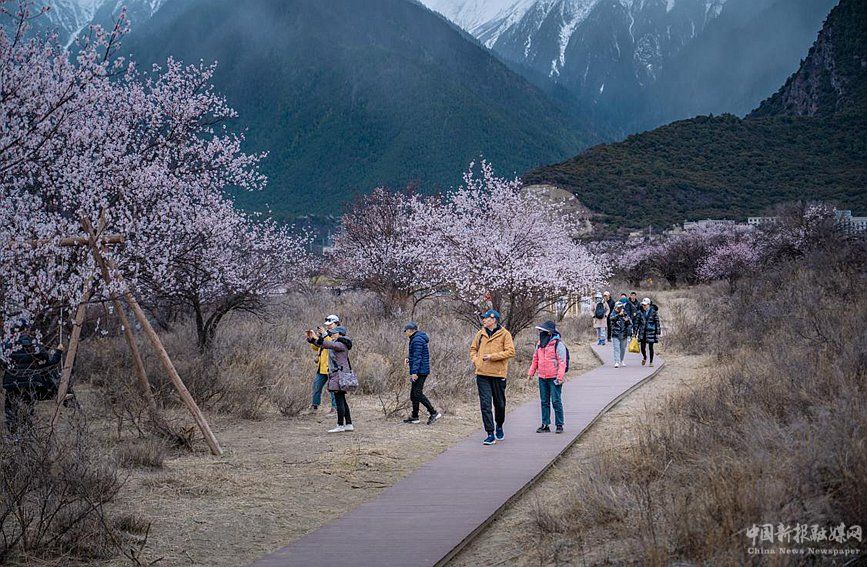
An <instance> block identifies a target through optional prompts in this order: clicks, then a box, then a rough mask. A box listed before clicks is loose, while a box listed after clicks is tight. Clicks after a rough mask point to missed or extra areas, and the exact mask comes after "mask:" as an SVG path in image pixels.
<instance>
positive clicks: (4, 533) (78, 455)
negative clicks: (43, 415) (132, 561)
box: [0, 419, 122, 563]
mask: <svg viewBox="0 0 867 567" xmlns="http://www.w3.org/2000/svg"><path fill="white" fill-rule="evenodd" d="M69 424H70V425H69V427H64V428H63V429H59V430H57V431H55V432H54V433H53V434H51V433H50V432H49V431H48V430H44V429H36V428H30V429H28V430H26V431H23V432H21V433H20V437H19V439H18V440H17V441H16V442H11V441H9V440H6V439H2V440H0V563H2V562H4V561H5V560H6V559H9V558H10V557H12V556H13V555H14V554H16V553H24V554H27V555H29V556H36V557H43V558H52V557H63V558H64V560H66V561H69V560H70V559H79V560H88V559H100V558H108V557H112V556H115V555H117V554H119V549H120V545H121V544H120V542H121V539H120V536H119V534H118V533H117V532H116V530H115V529H114V528H113V527H112V522H111V519H110V517H109V516H108V515H107V512H106V505H107V504H109V503H111V502H112V501H113V499H114V498H115V496H116V495H117V493H118V491H119V490H120V488H121V485H122V479H121V478H120V476H119V474H118V471H117V468H116V466H115V464H114V462H113V460H112V459H110V458H108V455H106V454H104V453H103V452H102V451H101V450H100V448H99V447H98V446H97V445H96V443H95V442H94V435H93V431H92V430H91V429H90V428H89V427H88V426H87V424H86V423H85V422H84V421H82V420H80V419H79V420H72V421H70V422H69Z"/></svg>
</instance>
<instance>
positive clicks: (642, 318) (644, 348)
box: [637, 297, 661, 366]
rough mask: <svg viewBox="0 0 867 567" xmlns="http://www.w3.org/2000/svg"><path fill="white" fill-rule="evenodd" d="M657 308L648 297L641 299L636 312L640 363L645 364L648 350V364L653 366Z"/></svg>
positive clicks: (656, 333) (656, 331)
mask: <svg viewBox="0 0 867 567" xmlns="http://www.w3.org/2000/svg"><path fill="white" fill-rule="evenodd" d="M660 330H661V329H660V326H659V308H658V307H657V306H656V305H654V304H653V302H651V301H650V298H649V297H645V298H644V299H642V300H641V311H640V312H639V313H638V335H637V336H638V340H639V342H640V344H641V365H642V366H644V365H645V364H647V353H648V351H649V352H650V366H653V345H655V344H656V343H657V342H658V341H659V332H660Z"/></svg>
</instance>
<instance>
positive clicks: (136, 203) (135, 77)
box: [0, 0, 311, 348]
mask: <svg viewBox="0 0 867 567" xmlns="http://www.w3.org/2000/svg"><path fill="white" fill-rule="evenodd" d="M0 4H2V6H0V8H8V10H5V11H6V12H9V13H7V14H6V16H7V17H9V18H11V21H10V22H7V23H11V25H6V26H0V203H2V207H0V269H2V278H0V318H2V320H3V321H4V322H5V327H6V331H7V332H8V327H9V325H10V324H11V323H12V321H13V320H14V319H15V318H16V317H17V316H19V315H21V314H29V315H30V316H33V317H39V316H40V315H42V314H45V313H52V312H56V311H57V310H58V309H59V308H62V307H66V308H71V307H72V306H74V305H76V304H77V302H78V301H79V300H80V298H81V297H82V295H83V293H84V292H83V290H84V288H85V285H86V282H88V281H91V282H92V285H93V286H94V287H95V294H94V297H96V298H97V299H99V298H105V297H107V296H108V295H109V293H110V292H111V291H112V290H110V289H107V286H106V285H105V282H103V281H102V278H101V277H100V274H99V269H98V267H97V266H96V265H95V263H94V259H93V258H92V256H91V254H89V251H88V250H87V249H86V248H75V247H62V246H60V241H61V239H62V238H64V237H68V236H77V235H81V234H82V233H83V226H84V223H85V221H89V223H90V224H91V225H92V226H94V227H96V226H99V227H101V228H100V230H101V234H100V235H97V236H98V237H99V238H101V237H102V236H104V235H107V234H113V235H119V236H120V237H121V238H122V239H123V244H122V245H120V246H112V247H108V248H106V249H105V251H104V254H105V255H106V257H107V258H108V259H109V260H110V261H111V263H112V265H113V266H115V268H114V270H115V271H116V272H117V273H116V274H115V275H116V276H118V277H117V278H115V277H113V278H112V279H113V280H114V279H117V281H123V282H125V285H127V286H130V287H131V288H132V289H134V290H135V291H136V293H137V294H139V295H140V297H142V298H143V299H144V302H145V303H158V302H169V303H172V304H178V305H184V306H185V307H186V308H188V309H190V310H192V311H193V312H194V313H195V320H196V323H197V331H198V336H199V345H200V347H202V348H204V347H206V346H207V344H208V343H209V342H210V340H211V339H213V336H214V332H215V330H216V327H217V325H218V324H219V321H220V319H222V317H223V316H224V315H225V314H226V313H227V312H229V311H231V310H232V309H244V308H249V307H251V306H253V305H254V304H255V302H256V301H257V298H259V297H261V296H262V294H264V293H266V292H268V291H269V290H271V289H273V288H274V287H276V286H278V285H285V284H286V283H289V282H292V281H295V280H297V279H298V278H299V276H300V275H301V274H302V273H304V272H305V271H306V270H307V269H309V267H310V265H311V262H310V259H309V257H308V256H307V253H306V239H305V237H303V236H297V235H294V234H292V233H291V232H290V231H289V230H288V229H286V228H282V227H279V226H277V225H275V224H274V223H271V222H269V221H267V220H262V219H257V218H255V217H254V216H251V215H247V214H243V213H241V212H239V211H238V210H237V209H235V208H234V207H233V205H232V202H231V200H229V199H228V198H227V197H226V196H225V193H224V191H225V190H227V189H240V190H255V189H259V188H262V187H263V186H264V185H265V183H266V179H265V178H264V177H263V176H262V175H261V174H260V173H259V170H258V164H259V161H260V160H261V159H262V157H263V156H262V155H251V154H248V153H245V152H244V151H243V150H242V149H241V144H242V142H243V137H242V136H240V135H236V134H233V133H231V132H230V130H229V129H228V123H229V121H230V120H231V119H232V118H234V117H235V112H234V111H233V110H232V109H231V108H230V107H229V106H228V105H227V103H226V101H225V100H224V99H223V98H222V97H221V96H219V95H218V94H217V93H215V92H214V90H213V88H212V86H211V77H212V74H213V72H214V67H213V66H206V65H202V64H197V65H183V64H181V63H180V62H178V61H174V60H171V59H169V60H168V61H167V62H166V64H165V65H164V66H163V67H154V68H153V69H152V70H150V71H149V72H143V71H141V70H139V69H137V68H136V66H135V65H134V64H132V63H131V62H127V61H125V60H124V59H123V58H122V57H119V56H118V47H119V45H120V40H121V39H122V37H123V35H124V33H125V21H124V17H123V15H121V17H120V19H119V21H118V23H117V25H116V26H115V27H114V29H113V30H110V31H107V30H103V29H101V28H99V27H98V26H94V27H92V28H90V30H89V32H88V33H85V34H83V36H82V38H81V39H80V40H79V42H78V45H77V48H76V52H75V55H74V56H72V55H70V53H69V52H68V51H67V50H66V49H64V48H63V47H62V46H61V45H60V44H59V43H58V41H57V38H56V37H55V36H52V35H47V36H37V35H35V34H31V33H29V21H30V20H31V19H32V18H33V17H35V16H36V15H34V14H31V13H30V11H29V3H27V2H22V3H19V4H18V7H17V9H15V8H14V7H12V6H11V5H12V4H13V3H11V2H4V1H3V0H0ZM100 220H103V222H102V223H100V222H99V221H100ZM115 291H116V290H115Z"/></svg>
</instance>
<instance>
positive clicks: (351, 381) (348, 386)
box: [337, 356, 358, 393]
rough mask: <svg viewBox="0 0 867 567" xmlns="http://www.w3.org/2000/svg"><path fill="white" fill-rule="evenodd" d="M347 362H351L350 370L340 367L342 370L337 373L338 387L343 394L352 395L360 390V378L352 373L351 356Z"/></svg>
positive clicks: (350, 363)
mask: <svg viewBox="0 0 867 567" xmlns="http://www.w3.org/2000/svg"><path fill="white" fill-rule="evenodd" d="M346 360H347V362H349V370H344V369H343V367H342V366H341V367H340V370H338V371H337V386H338V387H339V388H340V391H341V392H349V393H352V392H355V391H356V390H357V389H358V376H356V375H355V372H353V371H352V361H350V360H349V356H347V357H346Z"/></svg>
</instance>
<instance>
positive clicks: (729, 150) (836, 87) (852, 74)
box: [524, 0, 867, 227]
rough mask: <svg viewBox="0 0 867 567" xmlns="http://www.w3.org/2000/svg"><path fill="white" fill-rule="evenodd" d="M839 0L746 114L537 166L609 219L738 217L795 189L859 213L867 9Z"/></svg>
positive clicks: (533, 179)
mask: <svg viewBox="0 0 867 567" xmlns="http://www.w3.org/2000/svg"><path fill="white" fill-rule="evenodd" d="M865 6H867V3H865V2H864V1H863V0H841V2H840V4H839V5H837V6H836V7H835V8H834V9H833V10H832V12H831V14H830V15H829V16H828V18H827V20H826V22H825V25H824V27H823V28H822V31H821V32H820V33H819V38H818V39H817V41H816V43H815V45H814V47H813V49H811V51H810V54H809V56H808V57H807V59H805V60H804V61H803V63H802V65H801V67H800V69H799V70H798V71H797V72H796V73H795V74H794V75H793V76H792V77H791V78H790V79H789V80H788V81H787V82H786V85H785V86H784V87H783V88H782V89H781V90H780V91H779V92H778V93H777V94H775V95H773V96H772V97H771V98H770V99H768V100H767V101H765V102H764V103H762V105H761V106H760V107H759V108H758V109H757V110H756V111H754V112H753V113H752V114H750V115H749V116H748V117H747V118H746V119H739V118H737V117H735V116H732V115H725V116H719V117H713V116H700V117H697V118H693V119H691V120H684V121H680V122H675V123H672V124H669V125H667V126H663V127H661V128H657V129H656V130H652V131H650V132H645V133H643V134H638V135H634V136H630V137H629V138H627V139H626V140H624V141H623V142H620V143H616V144H608V145H601V146H596V147H594V148H591V149H589V150H587V151H585V152H583V153H581V154H579V155H578V156H576V157H574V158H572V159H570V160H567V161H565V162H562V163H559V164H555V165H550V166H545V167H541V168H537V169H535V170H533V171H531V172H529V173H527V174H525V176H524V179H525V181H526V182H528V183H554V184H557V185H559V186H561V187H564V188H567V189H569V190H571V191H573V192H574V193H575V194H576V195H577V196H578V198H579V199H580V200H581V201H582V202H583V203H584V204H586V205H587V206H588V207H590V208H591V209H592V210H594V211H596V212H598V217H599V220H604V221H609V222H611V223H612V224H613V225H614V226H623V227H640V226H647V225H649V224H653V225H657V226H664V225H668V224H672V223H675V222H682V221H683V220H684V219H696V218H703V217H715V218H742V217H744V216H747V215H749V214H757V213H759V212H761V211H762V210H764V209H766V208H767V207H769V206H771V205H774V204H777V203H780V202H784V201H787V200H793V199H804V198H808V199H827V200H833V201H836V202H838V203H839V204H841V205H843V206H846V207H848V208H852V209H855V210H856V211H857V212H859V213H863V212H867V112H865V108H867V87H865V83H867V82H865V76H867V73H865V68H867V41H865V29H867V14H865V12H867V10H865Z"/></svg>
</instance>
